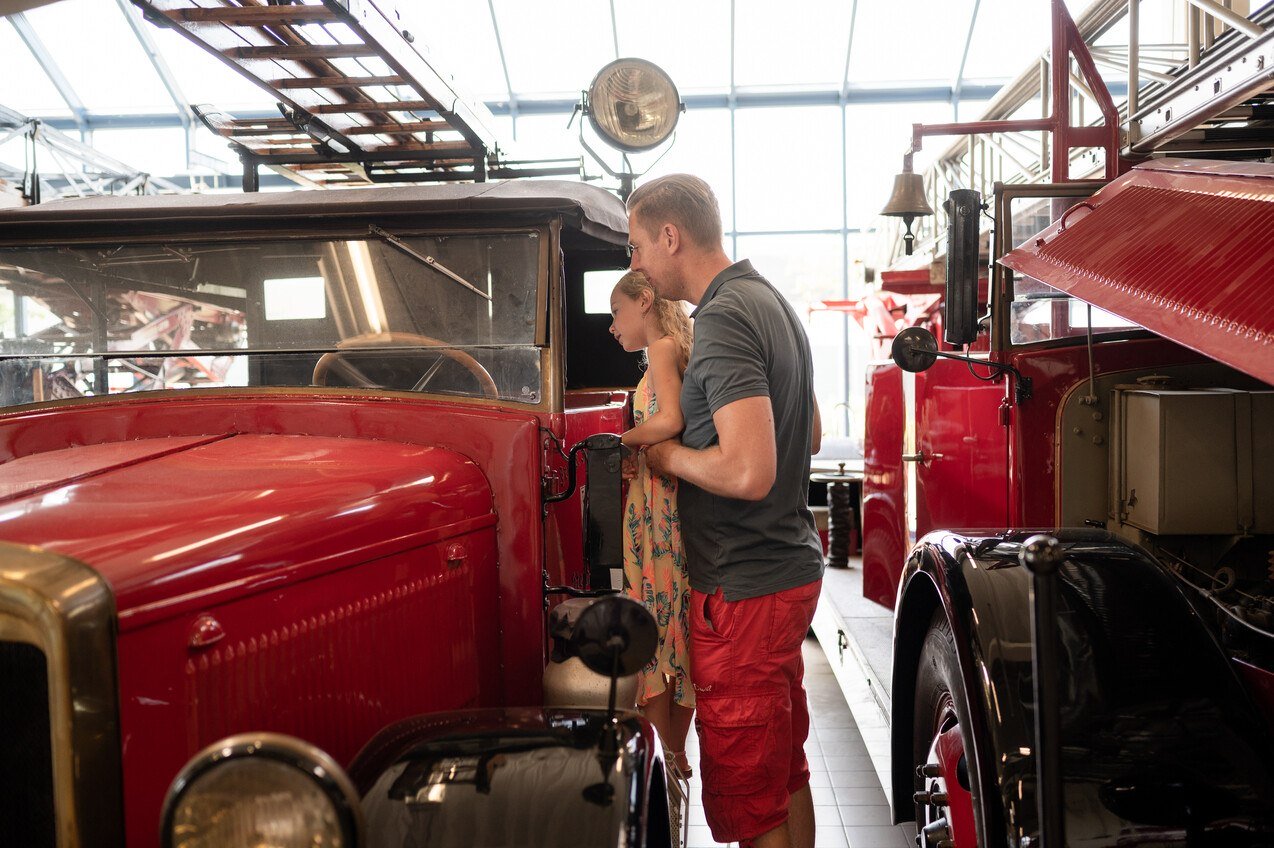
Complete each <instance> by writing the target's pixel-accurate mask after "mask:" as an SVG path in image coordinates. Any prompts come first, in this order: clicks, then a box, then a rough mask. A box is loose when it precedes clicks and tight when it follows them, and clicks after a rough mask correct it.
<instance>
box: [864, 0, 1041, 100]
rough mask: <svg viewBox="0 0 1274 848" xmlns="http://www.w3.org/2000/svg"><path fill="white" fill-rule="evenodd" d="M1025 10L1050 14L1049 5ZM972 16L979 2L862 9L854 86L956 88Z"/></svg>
mask: <svg viewBox="0 0 1274 848" xmlns="http://www.w3.org/2000/svg"><path fill="white" fill-rule="evenodd" d="M1022 5H1023V6H1031V7H1036V8H1038V9H1039V11H1040V14H1042V15H1045V16H1047V14H1048V4H1046V3H1043V2H1033V3H1023V4H1022ZM972 11H973V0H909V2H907V3H899V4H895V3H859V4H858V18H857V20H856V21H855V23H854V51H853V55H852V57H851V59H850V63H849V81H850V83H851V84H852V83H863V82H884V81H891V80H940V81H942V82H943V83H945V84H947V85H950V83H951V80H953V79H954V78H955V75H956V70H957V69H958V68H959V66H960V54H961V53H962V52H964V39H965V34H966V33H967V32H968V29H969V16H970V14H971V13H972ZM981 15H982V12H979V17H981ZM1018 70H1020V69H1015V70H1013V71H1012V72H1011V74H1014V75H1015V74H1016V73H1017V72H1018Z"/></svg>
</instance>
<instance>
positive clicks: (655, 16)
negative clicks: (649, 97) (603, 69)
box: [595, 0, 730, 94]
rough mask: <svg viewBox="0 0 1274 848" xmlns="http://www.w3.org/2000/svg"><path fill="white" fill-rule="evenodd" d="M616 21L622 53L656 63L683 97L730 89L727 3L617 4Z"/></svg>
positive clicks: (628, 0) (648, 0)
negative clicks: (696, 92) (670, 78)
mask: <svg viewBox="0 0 1274 848" xmlns="http://www.w3.org/2000/svg"><path fill="white" fill-rule="evenodd" d="M602 6H603V4H601V3H598V4H596V5H595V8H601V7H602ZM669 21H676V22H677V25H676V26H669V25H668V22H669ZM615 22H616V26H617V27H618V30H619V53H620V55H621V56H638V57H640V58H642V59H649V60H650V61H652V62H654V63H655V64H656V65H658V66H659V67H661V68H663V69H664V70H665V71H667V72H668V74H669V76H671V77H672V81H673V82H674V83H676V85H677V89H678V90H679V91H681V93H683V94H684V93H686V92H687V91H696V90H703V89H717V90H722V89H726V88H729V86H730V3H729V2H728V0H694V2H691V3H687V2H685V0H615Z"/></svg>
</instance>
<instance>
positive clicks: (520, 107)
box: [40, 81, 1123, 130]
mask: <svg viewBox="0 0 1274 848" xmlns="http://www.w3.org/2000/svg"><path fill="white" fill-rule="evenodd" d="M1000 87H1001V83H1000V82H998V81H997V82H993V83H989V84H984V83H978V84H975V85H967V84H966V85H965V87H964V99H965V100H989V99H990V98H992V97H994V96H995V94H996V92H998V91H999V90H1000ZM1122 92H1123V87H1122V86H1120V85H1118V84H1116V85H1112V86H1111V93H1112V94H1121V93H1122ZM952 94H953V92H952V90H951V87H950V86H947V85H941V84H938V83H915V84H911V83H897V84H895V85H873V86H867V85H853V86H850V87H849V88H848V90H847V91H843V90H838V89H816V90H810V91H799V92H772V91H749V90H747V89H740V90H738V91H737V92H736V93H735V96H734V98H733V100H734V101H735V105H736V106H737V107H738V108H740V109H755V108H770V107H775V106H779V107H782V106H835V105H838V104H840V103H841V102H842V98H844V102H846V103H849V104H873V103H926V102H934V103H949V102H951V98H952ZM681 99H682V100H684V101H685V103H686V108H687V109H727V108H729V106H730V101H731V99H732V98H731V97H730V95H729V94H726V93H724V92H723V93H720V94H686V95H682V98H681ZM578 104H579V101H578V100H572V99H566V98H562V99H552V100H519V101H517V113H518V114H519V115H569V114H571V112H572V111H574V109H575V107H576V106H577V105H578ZM486 106H487V109H489V110H490V111H491V113H492V114H493V115H509V114H512V108H511V107H510V105H509V103H508V102H506V101H501V100H492V101H488V102H487V104H486ZM235 117H236V118H238V119H241V120H266V119H274V118H278V117H279V113H278V111H276V110H260V111H243V112H236V113H235ZM40 120H41V121H42V122H43V123H46V124H48V125H49V126H53V127H57V128H58V129H68V128H70V129H75V128H76V127H77V126H78V123H77V122H76V121H75V119H74V118H70V117H66V116H54V117H42V118H41V119H40ZM84 121H85V123H86V124H87V126H88V128H89V129H96V130H123V129H161V128H171V127H177V126H181V121H180V119H179V118H178V117H177V116H176V115H175V114H170V113H166V112H160V113H153V114H135V115H116V114H110V113H91V112H90V113H85V115H84Z"/></svg>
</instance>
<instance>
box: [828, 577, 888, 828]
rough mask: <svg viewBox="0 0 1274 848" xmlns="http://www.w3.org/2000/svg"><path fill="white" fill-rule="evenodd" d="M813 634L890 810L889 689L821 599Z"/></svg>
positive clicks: (838, 617)
mask: <svg viewBox="0 0 1274 848" xmlns="http://www.w3.org/2000/svg"><path fill="white" fill-rule="evenodd" d="M812 629H813V630H814V635H815V636H816V637H817V638H818V643H819V646H820V647H822V649H823V653H824V654H826V655H827V662H828V664H829V665H830V666H831V667H832V672H833V674H835V675H836V682H837V683H838V684H839V685H840V688H841V692H842V693H844V695H845V702H846V703H847V704H849V711H850V713H852V714H853V716H854V723H855V724H857V725H858V731H859V733H860V734H861V735H862V737H863V743H864V744H865V745H866V746H867V753H868V755H869V756H870V757H871V764H872V767H873V769H874V770H875V772H876V777H877V779H878V780H879V781H880V788H881V789H882V790H883V791H884V793H885V798H886V799H887V800H888V801H889V804H890V808H891V809H892V807H893V801H894V799H893V792H892V790H891V787H892V786H893V780H892V778H891V776H890V775H891V773H890V755H889V712H890V706H889V704H890V699H889V690H888V688H887V687H886V686H884V685H883V684H882V682H881V681H880V680H879V679H877V677H876V674H875V673H874V672H873V671H872V670H871V665H870V663H868V662H867V658H866V656H864V654H863V652H862V649H861V648H860V646H859V644H858V642H857V641H856V640H855V639H854V633H853V630H852V629H851V628H850V627H849V626H848V625H847V624H846V623H845V620H844V619H843V618H842V617H841V615H840V613H839V612H838V611H837V610H836V605H835V604H833V603H831V600H830V599H829V598H827V597H826V596H824V598H823V599H822V601H821V602H820V603H819V605H818V610H817V611H816V612H815V613H814V624H813V628H812Z"/></svg>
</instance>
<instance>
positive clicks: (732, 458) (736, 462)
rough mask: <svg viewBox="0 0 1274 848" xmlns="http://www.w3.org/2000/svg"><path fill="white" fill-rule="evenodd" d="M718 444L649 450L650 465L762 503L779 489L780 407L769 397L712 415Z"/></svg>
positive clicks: (714, 491)
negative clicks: (777, 428)
mask: <svg viewBox="0 0 1274 848" xmlns="http://www.w3.org/2000/svg"><path fill="white" fill-rule="evenodd" d="M712 423H713V424H714V425H715V426H716V429H717V439H718V442H717V444H716V445H713V446H712V447H710V448H708V449H706V450H694V449H692V448H688V447H686V446H684V445H683V444H681V443H680V442H678V441H673V440H670V441H666V442H660V443H658V444H655V445H651V446H650V447H649V448H647V449H646V462H647V464H648V465H650V467H651V468H653V469H654V470H655V471H659V472H662V473H664V474H670V475H672V476H674V477H678V478H680V479H682V480H685V481H687V482H689V483H693V484H694V485H696V486H698V487H699V488H700V489H703V490H704V491H707V492H711V493H712V494H714V495H720V496H722V497H726V498H737V499H739V500H745V501H759V500H761V499H762V498H764V497H765V496H766V495H767V494H769V492H770V489H772V488H773V487H774V479H775V474H776V473H777V466H778V450H777V447H776V445H775V440H774V409H773V407H772V406H771V405H770V399H769V398H768V397H766V396H764V395H762V396H759V397H748V398H742V399H740V400H736V401H733V402H731V403H728V404H726V405H725V406H723V407H721V408H720V409H718V410H717V411H716V412H715V413H713V415H712Z"/></svg>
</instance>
